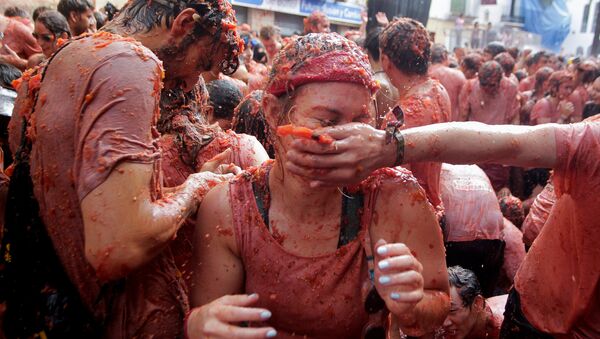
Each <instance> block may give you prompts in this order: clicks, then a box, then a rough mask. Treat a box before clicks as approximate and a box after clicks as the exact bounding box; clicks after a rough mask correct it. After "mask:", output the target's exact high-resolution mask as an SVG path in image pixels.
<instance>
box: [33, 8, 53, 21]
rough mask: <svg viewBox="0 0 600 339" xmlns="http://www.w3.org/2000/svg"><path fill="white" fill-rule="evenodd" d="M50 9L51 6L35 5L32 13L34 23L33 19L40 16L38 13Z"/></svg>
mask: <svg viewBox="0 0 600 339" xmlns="http://www.w3.org/2000/svg"><path fill="white" fill-rule="evenodd" d="M51 9H52V8H50V7H46V6H39V7H37V8H36V9H35V10H33V15H32V18H33V22H34V23H35V21H36V20H37V18H38V17H39V16H40V14H42V13H44V12H45V11H48V10H51Z"/></svg>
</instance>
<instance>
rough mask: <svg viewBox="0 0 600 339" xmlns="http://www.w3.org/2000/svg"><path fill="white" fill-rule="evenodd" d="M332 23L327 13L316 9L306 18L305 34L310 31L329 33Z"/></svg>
mask: <svg viewBox="0 0 600 339" xmlns="http://www.w3.org/2000/svg"><path fill="white" fill-rule="evenodd" d="M330 26H331V24H330V23H329V18H327V15H325V13H323V12H320V11H314V12H312V13H311V14H310V15H309V16H307V17H306V18H304V34H309V33H329V32H331V27H330Z"/></svg>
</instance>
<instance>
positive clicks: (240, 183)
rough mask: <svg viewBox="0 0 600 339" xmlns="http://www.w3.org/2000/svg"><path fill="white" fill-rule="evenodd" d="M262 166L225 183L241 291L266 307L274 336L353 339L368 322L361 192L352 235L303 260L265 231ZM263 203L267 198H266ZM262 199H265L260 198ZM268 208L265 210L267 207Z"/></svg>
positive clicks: (365, 220)
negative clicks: (242, 280) (359, 211)
mask: <svg viewBox="0 0 600 339" xmlns="http://www.w3.org/2000/svg"><path fill="white" fill-rule="evenodd" d="M270 168H271V166H270V165H266V166H262V167H261V168H259V169H257V170H256V171H254V172H253V173H252V174H250V173H247V174H246V175H242V176H238V178H237V179H235V180H234V181H232V182H231V183H230V205H231V210H232V211H233V226H234V230H235V237H236V242H237V246H238V249H239V251H240V255H241V259H242V262H243V263H244V271H245V273H246V281H245V292H246V293H258V294H259V295H260V296H261V298H260V300H259V304H258V305H257V307H264V308H267V309H269V310H270V311H271V312H272V314H273V316H272V318H271V319H270V321H269V322H268V323H269V325H271V326H273V327H274V328H276V329H277V331H278V338H290V337H303V336H306V337H310V338H359V337H360V336H361V332H362V328H363V326H364V325H365V323H366V322H367V320H368V315H367V313H366V311H365V298H366V293H365V292H368V291H369V289H368V288H365V286H370V284H371V283H370V281H369V275H368V266H367V259H366V256H365V252H364V247H363V241H364V240H365V230H367V227H368V225H369V224H370V222H371V213H370V212H368V211H370V208H369V206H373V205H369V204H370V202H371V200H373V199H372V197H374V196H375V195H372V194H371V195H369V194H365V201H364V204H363V206H364V210H365V211H367V212H366V213H362V216H361V221H360V231H359V233H358V237H357V238H356V239H354V240H352V241H350V242H348V243H347V244H346V245H343V246H341V247H339V248H338V249H337V250H336V251H335V252H333V253H329V254H325V255H321V256H317V257H303V256H298V255H296V254H292V253H290V252H288V251H287V250H286V249H285V248H284V247H283V246H282V245H281V244H280V243H279V242H278V240H277V235H276V234H275V235H273V234H271V233H270V232H269V230H268V228H267V225H266V224H265V222H264V219H263V216H262V215H261V212H260V210H259V207H258V205H257V198H256V197H255V190H254V189H253V184H254V186H255V187H259V186H258V185H265V184H267V183H268V172H269V170H270ZM266 199H268V195H267V196H266ZM266 199H265V200H266ZM267 210H268V208H267Z"/></svg>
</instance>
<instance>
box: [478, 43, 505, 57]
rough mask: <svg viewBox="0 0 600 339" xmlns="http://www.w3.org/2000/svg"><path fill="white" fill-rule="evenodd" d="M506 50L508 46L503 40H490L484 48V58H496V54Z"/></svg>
mask: <svg viewBox="0 0 600 339" xmlns="http://www.w3.org/2000/svg"><path fill="white" fill-rule="evenodd" d="M504 52H506V48H505V47H504V45H503V44H502V43H501V42H498V41H490V42H488V44H487V45H486V46H485V48H484V49H483V60H484V61H491V60H494V58H495V57H496V55H498V54H500V53H504Z"/></svg>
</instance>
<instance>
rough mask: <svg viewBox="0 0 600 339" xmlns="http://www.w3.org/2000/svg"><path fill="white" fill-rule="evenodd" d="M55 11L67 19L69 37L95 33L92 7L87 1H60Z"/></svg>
mask: <svg viewBox="0 0 600 339" xmlns="http://www.w3.org/2000/svg"><path fill="white" fill-rule="evenodd" d="M56 9H57V10H58V11H59V12H60V14H62V15H63V16H64V17H65V18H66V19H67V22H68V23H69V28H71V36H74V37H76V36H78V35H81V34H83V33H94V32H95V31H96V19H95V17H94V5H93V4H92V3H91V2H89V1H88V0H60V2H59V3H58V5H57V7H56Z"/></svg>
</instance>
